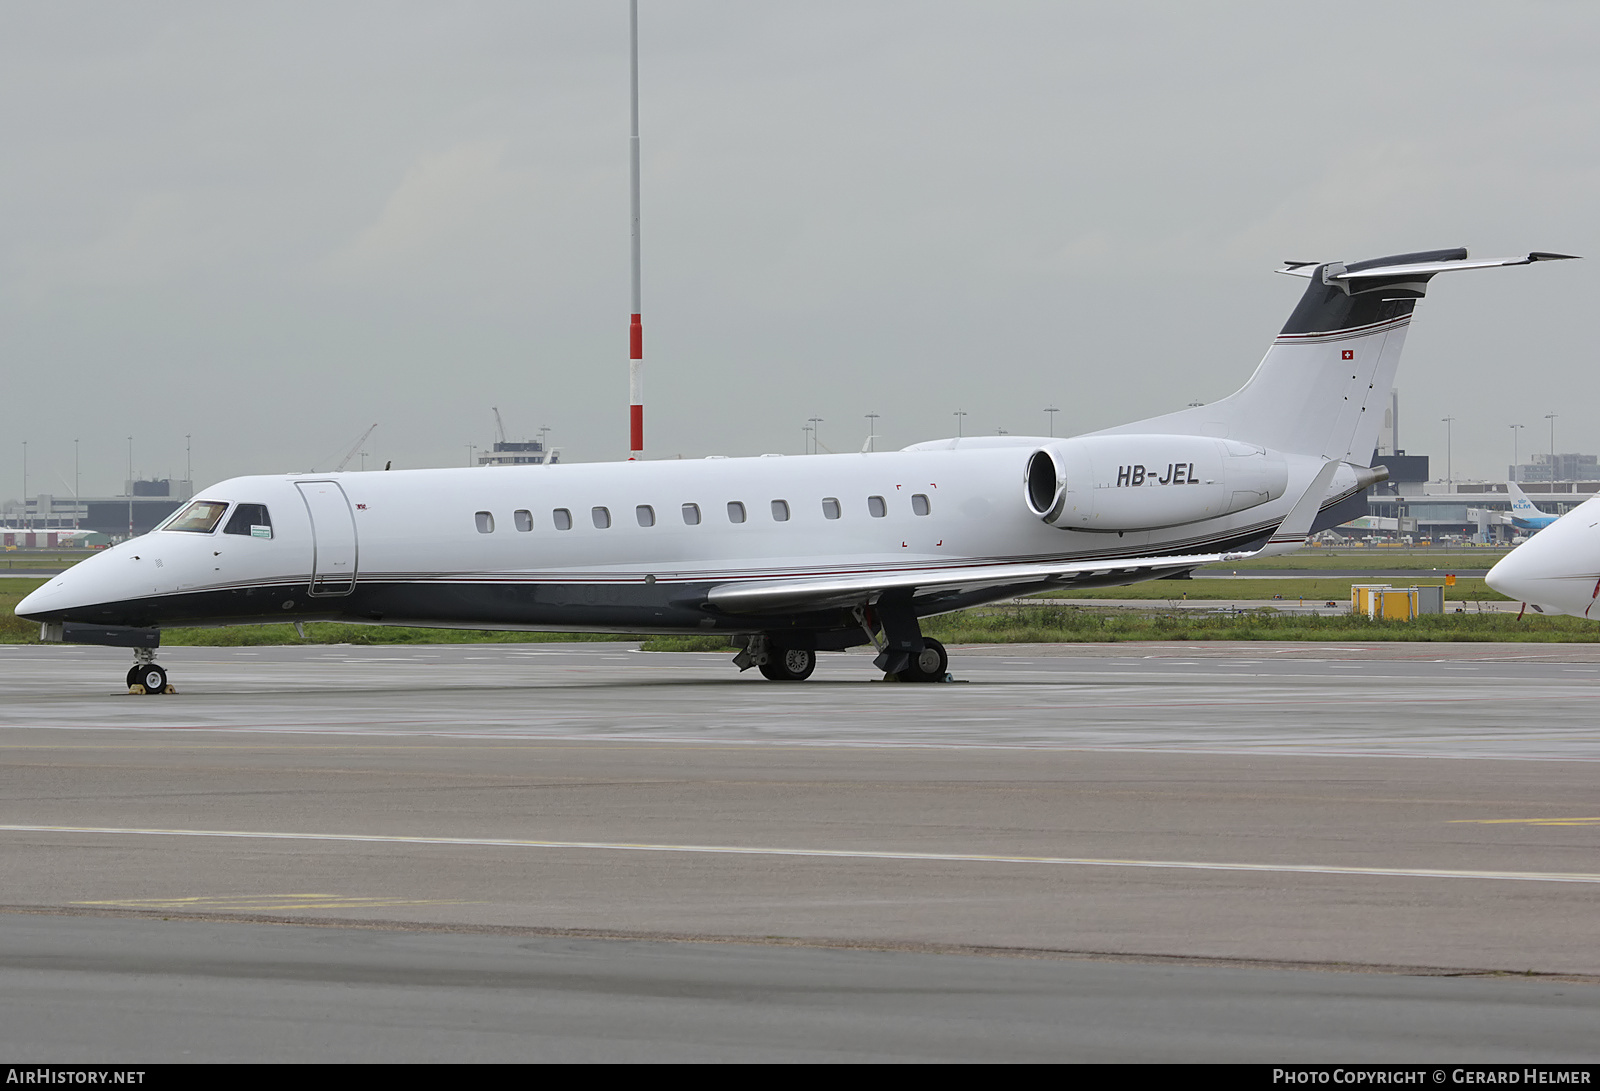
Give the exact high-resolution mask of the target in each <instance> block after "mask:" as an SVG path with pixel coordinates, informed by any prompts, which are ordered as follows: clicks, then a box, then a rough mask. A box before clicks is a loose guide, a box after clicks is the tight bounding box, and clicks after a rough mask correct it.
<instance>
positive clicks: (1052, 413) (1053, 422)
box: [1044, 405, 1061, 439]
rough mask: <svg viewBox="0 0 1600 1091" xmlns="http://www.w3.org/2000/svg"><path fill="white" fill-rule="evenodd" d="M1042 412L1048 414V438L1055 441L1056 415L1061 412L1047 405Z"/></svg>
mask: <svg viewBox="0 0 1600 1091" xmlns="http://www.w3.org/2000/svg"><path fill="white" fill-rule="evenodd" d="M1044 411H1045V412H1046V413H1048V414H1049V421H1050V438H1051V439H1055V438H1056V414H1057V413H1059V412H1061V410H1059V409H1057V408H1056V407H1055V406H1053V405H1047V406H1045V409H1044Z"/></svg>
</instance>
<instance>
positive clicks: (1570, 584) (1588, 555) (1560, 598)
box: [1484, 500, 1600, 617]
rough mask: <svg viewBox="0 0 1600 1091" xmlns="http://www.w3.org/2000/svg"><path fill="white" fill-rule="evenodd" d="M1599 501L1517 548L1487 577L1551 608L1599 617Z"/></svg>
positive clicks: (1510, 594) (1501, 588) (1505, 591)
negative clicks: (1597, 612)
mask: <svg viewBox="0 0 1600 1091" xmlns="http://www.w3.org/2000/svg"><path fill="white" fill-rule="evenodd" d="M1594 505H1595V501H1593V500H1590V501H1588V502H1587V503H1585V504H1583V505H1582V506H1581V507H1579V508H1578V509H1576V510H1574V511H1572V512H1569V513H1568V514H1567V515H1565V516H1563V517H1562V518H1560V519H1558V520H1556V522H1554V523H1552V524H1551V525H1550V526H1549V527H1548V528H1546V529H1545V530H1542V531H1540V532H1539V533H1538V534H1536V535H1534V536H1533V537H1532V538H1530V539H1529V540H1528V541H1526V542H1524V543H1523V544H1522V545H1520V546H1518V547H1517V548H1516V549H1513V550H1512V551H1511V552H1510V553H1508V554H1506V555H1505V557H1503V558H1502V559H1501V560H1500V563H1499V564H1497V565H1495V566H1494V567H1493V568H1491V569H1490V570H1489V574H1488V575H1487V576H1486V577H1485V578H1484V582H1485V583H1487V584H1488V585H1489V586H1490V587H1492V588H1494V590H1496V591H1498V592H1500V593H1501V594H1502V595H1505V596H1506V597H1507V598H1512V599H1520V600H1521V601H1523V602H1526V603H1528V604H1529V605H1530V606H1535V605H1536V606H1538V607H1540V608H1541V609H1542V610H1543V611H1544V612H1546V613H1563V614H1576V615H1578V616H1579V617H1596V616H1597V615H1596V612H1595V608H1596V592H1597V591H1600V582H1597V581H1600V509H1597V508H1596V507H1595V506H1594Z"/></svg>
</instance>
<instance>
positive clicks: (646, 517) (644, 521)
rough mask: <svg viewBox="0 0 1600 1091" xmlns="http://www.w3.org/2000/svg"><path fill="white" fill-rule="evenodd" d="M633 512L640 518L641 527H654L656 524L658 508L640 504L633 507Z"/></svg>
mask: <svg viewBox="0 0 1600 1091" xmlns="http://www.w3.org/2000/svg"><path fill="white" fill-rule="evenodd" d="M633 514H634V517H635V518H637V519H638V520H639V525H640V526H641V527H653V526H655V525H656V509H655V508H652V507H651V506H650V505H649V504H640V505H639V506H638V507H636V508H634V509H633Z"/></svg>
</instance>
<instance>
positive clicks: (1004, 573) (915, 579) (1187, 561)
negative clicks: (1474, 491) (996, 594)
mask: <svg viewBox="0 0 1600 1091" xmlns="http://www.w3.org/2000/svg"><path fill="white" fill-rule="evenodd" d="M1249 556H1251V554H1249V553H1197V554H1191V555H1187V556H1181V557H1128V558H1118V559H1117V560H1114V561H1107V560H1102V561H1075V562H1072V563H1061V562H1047V563H1044V564H972V565H960V566H953V567H950V568H921V569H910V570H907V571H904V572H862V573H851V574H847V575H839V576H820V577H819V576H802V577H797V578H795V579H788V580H757V581H752V582H749V583H724V584H719V585H718V586H716V587H713V588H712V589H711V592H710V594H709V596H708V598H707V601H708V602H709V603H710V605H712V606H715V607H717V608H718V609H720V610H723V611H726V612H727V613H730V614H760V613H767V612H768V611H771V610H784V609H795V608H809V609H819V610H820V609H827V608H830V607H841V606H862V605H871V604H872V603H875V602H877V601H878V600H879V599H880V598H881V597H883V596H884V595H886V594H889V593H891V592H902V593H903V592H906V591H909V592H911V594H912V596H913V597H920V596H927V595H952V594H962V593H964V592H968V591H983V590H988V589H991V588H996V587H1010V586H1019V587H1020V586H1027V585H1029V584H1042V583H1060V584H1062V585H1063V586H1065V585H1069V584H1071V583H1072V582H1073V581H1074V580H1079V579H1086V578H1090V577H1097V576H1114V575H1121V576H1133V575H1139V576H1148V577H1149V578H1152V579H1153V578H1156V577H1159V576H1160V575H1162V574H1163V573H1167V572H1183V571H1187V570H1188V569H1191V568H1195V567H1197V566H1199V565H1203V564H1214V563H1216V562H1218V561H1236V560H1240V559H1242V558H1244V557H1249ZM1130 582H1131V581H1130Z"/></svg>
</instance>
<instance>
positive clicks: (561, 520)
mask: <svg viewBox="0 0 1600 1091" xmlns="http://www.w3.org/2000/svg"><path fill="white" fill-rule="evenodd" d="M550 518H551V519H552V520H553V521H554V522H555V524H556V529H557V530H571V529H572V513H571V512H570V511H568V510H567V509H566V508H556V509H555V510H554V511H552V512H551V513H550Z"/></svg>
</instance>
